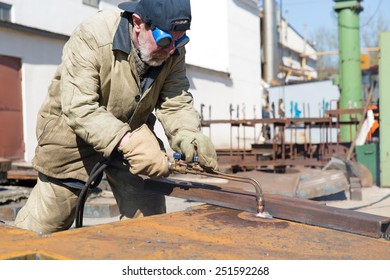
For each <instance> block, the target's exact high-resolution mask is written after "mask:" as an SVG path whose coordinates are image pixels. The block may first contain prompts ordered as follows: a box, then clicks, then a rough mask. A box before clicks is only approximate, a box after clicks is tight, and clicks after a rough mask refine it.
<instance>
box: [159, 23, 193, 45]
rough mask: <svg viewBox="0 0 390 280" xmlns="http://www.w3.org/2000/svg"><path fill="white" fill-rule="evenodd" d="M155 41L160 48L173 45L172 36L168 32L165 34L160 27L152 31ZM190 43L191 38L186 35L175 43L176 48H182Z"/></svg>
mask: <svg viewBox="0 0 390 280" xmlns="http://www.w3.org/2000/svg"><path fill="white" fill-rule="evenodd" d="M152 34H153V37H154V40H155V41H156V44H157V46H159V47H160V48H166V47H168V46H169V45H170V44H171V43H172V40H173V38H172V35H171V34H169V33H168V32H165V31H163V30H161V29H159V28H158V27H155V28H154V30H153V31H152ZM189 41H190V38H189V37H188V36H187V35H184V36H183V37H181V38H180V39H178V40H176V41H175V47H176V48H181V47H183V46H184V45H186V44H187V43H188V42H189Z"/></svg>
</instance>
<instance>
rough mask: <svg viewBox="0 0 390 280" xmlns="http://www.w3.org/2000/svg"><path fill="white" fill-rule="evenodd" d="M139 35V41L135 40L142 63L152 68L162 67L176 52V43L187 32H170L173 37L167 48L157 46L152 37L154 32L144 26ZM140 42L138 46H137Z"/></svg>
mask: <svg viewBox="0 0 390 280" xmlns="http://www.w3.org/2000/svg"><path fill="white" fill-rule="evenodd" d="M140 27H141V28H140V32H139V33H138V40H135V45H136V48H137V49H138V51H139V53H140V56H141V59H142V61H144V62H145V63H146V64H148V65H150V66H159V65H161V64H162V63H163V62H164V61H165V60H166V59H167V58H168V57H170V56H171V55H172V54H173V53H174V52H175V49H176V47H175V41H176V40H178V39H180V38H181V37H183V36H184V34H185V32H181V31H180V32H177V31H175V32H170V34H171V35H172V37H173V40H172V42H171V44H170V45H169V46H167V47H165V48H160V47H158V46H157V44H156V41H155V39H154V37H153V35H152V30H150V28H148V27H147V26H146V24H144V23H143V24H142V25H141V26H140ZM137 42H138V44H137Z"/></svg>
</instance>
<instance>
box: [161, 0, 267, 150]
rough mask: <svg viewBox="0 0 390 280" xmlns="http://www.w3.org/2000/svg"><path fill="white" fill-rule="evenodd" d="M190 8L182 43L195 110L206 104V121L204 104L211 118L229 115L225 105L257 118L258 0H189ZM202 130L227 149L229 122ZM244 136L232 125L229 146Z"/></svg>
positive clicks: (241, 115)
mask: <svg viewBox="0 0 390 280" xmlns="http://www.w3.org/2000/svg"><path fill="white" fill-rule="evenodd" d="M205 7H207V9H206V8H205ZM191 8H192V18H193V20H192V23H191V30H190V31H189V32H188V35H189V36H190V38H191V41H190V43H189V44H188V47H186V49H187V56H186V62H187V63H188V64H189V67H188V68H187V75H188V78H189V80H190V84H191V88H190V91H191V93H192V94H193V96H194V104H195V108H196V109H197V110H198V111H200V108H201V104H204V105H205V108H204V115H205V119H206V120H207V119H209V106H211V119H230V110H229V108H230V104H232V105H233V108H234V109H236V108H237V106H239V119H244V118H247V119H250V118H254V117H257V118H260V117H261V106H262V105H261V94H262V86H261V70H260V69H261V68H260V65H261V63H260V18H259V16H258V8H257V2H256V1H251V0H213V1H207V0H196V1H194V0H193V1H192V2H191ZM205 68H206V69H205ZM254 108H255V111H256V115H255V114H254ZM236 116H237V112H236V111H234V112H233V119H237V117H236ZM246 130H248V132H247V133H246V136H247V137H246V138H248V139H247V147H249V143H253V142H254V139H253V138H254V133H253V130H249V129H246ZM203 131H204V133H205V134H206V135H210V136H211V139H212V141H213V143H214V145H215V146H216V147H217V148H219V149H226V148H230V137H231V135H230V125H218V124H215V125H212V126H211V129H208V128H204V129H203ZM258 131H259V129H258ZM238 134H239V137H238ZM159 135H160V133H159ZM243 135H244V132H243V128H241V131H240V132H239V133H238V132H237V129H234V130H233V131H232V139H233V143H232V144H233V147H237V145H238V142H240V143H239V144H240V147H243V145H244V139H243ZM238 138H239V139H238ZM166 147H167V145H166Z"/></svg>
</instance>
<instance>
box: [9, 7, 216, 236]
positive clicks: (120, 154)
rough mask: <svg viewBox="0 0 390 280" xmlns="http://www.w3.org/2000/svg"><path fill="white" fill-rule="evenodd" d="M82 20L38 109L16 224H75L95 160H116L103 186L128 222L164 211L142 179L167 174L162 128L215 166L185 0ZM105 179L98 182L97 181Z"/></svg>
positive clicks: (45, 228) (179, 147) (179, 146)
mask: <svg viewBox="0 0 390 280" xmlns="http://www.w3.org/2000/svg"><path fill="white" fill-rule="evenodd" d="M119 8H120V11H118V10H115V11H101V12H98V13H97V14H96V15H94V16H92V17H90V18H88V19H86V20H85V21H84V22H82V23H81V24H80V25H79V26H78V27H77V28H76V29H75V30H74V32H73V33H72V35H71V36H70V39H69V40H68V42H67V43H66V44H65V46H64V49H63V56H62V61H61V64H60V65H59V67H58V68H57V70H56V73H55V75H54V78H53V79H52V82H51V85H50V86H49V89H48V95H47V97H46V99H45V101H44V103H43V105H42V107H41V109H40V111H39V113H38V120H37V128H36V134H37V140H38V145H37V147H36V153H35V156H34V158H33V161H32V164H33V167H34V168H35V169H36V170H37V171H38V180H37V184H36V186H35V187H34V188H33V190H32V192H31V195H30V196H29V198H28V200H27V202H26V204H25V206H24V207H23V208H22V209H21V210H20V211H19V213H18V215H17V217H16V220H15V225H16V226H18V227H20V228H25V229H29V230H33V231H36V232H41V233H52V232H56V231H61V230H66V229H69V228H70V227H71V226H72V223H73V221H74V218H75V212H76V210H75V208H76V204H77V200H78V196H79V195H80V192H81V191H82V189H83V188H84V187H85V183H86V181H87V180H88V178H89V176H90V175H91V172H92V170H93V167H94V166H95V165H96V163H98V162H101V161H104V160H105V159H108V158H110V159H111V160H110V164H109V165H108V166H107V168H106V169H105V175H106V178H107V181H108V183H109V185H110V187H111V189H112V192H113V194H114V196H115V199H116V201H117V204H118V207H119V210H120V214H121V217H122V218H126V217H127V218H135V217H143V216H148V215H155V214H161V213H165V211H166V206H165V198H164V196H162V195H159V194H150V193H146V192H144V190H143V180H144V179H145V178H148V177H163V176H167V175H168V173H169V167H168V157H167V155H166V152H165V149H164V147H163V144H162V141H161V140H160V139H158V138H157V136H156V135H155V133H154V131H153V127H154V124H155V121H156V118H157V119H158V120H159V121H160V122H161V125H162V127H163V129H164V132H165V135H166V137H167V139H168V142H169V145H170V146H171V148H172V149H173V150H174V151H176V152H178V153H181V154H183V155H184V156H185V158H186V160H187V161H191V160H192V158H193V157H194V155H196V156H198V158H199V161H200V164H201V165H202V166H204V167H205V168H211V169H213V170H217V168H218V166H217V157H216V152H215V148H214V146H213V144H212V142H211V141H210V139H209V138H208V137H207V136H205V135H204V134H202V132H201V126H200V116H199V113H198V112H197V111H196V110H195V109H194V107H193V97H192V95H191V94H190V92H189V86H190V85H189V81H188V79H187V77H186V68H185V52H186V51H185V47H184V45H185V44H187V43H188V42H189V36H188V35H187V34H186V32H187V31H188V30H189V29H190V25H191V7H190V1H189V0H141V1H139V2H133V1H132V2H123V3H121V4H119ZM97 181H99V180H97Z"/></svg>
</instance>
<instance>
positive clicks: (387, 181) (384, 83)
mask: <svg viewBox="0 0 390 280" xmlns="http://www.w3.org/2000/svg"><path fill="white" fill-rule="evenodd" d="M379 49H380V57H379V111H380V113H379V138H380V141H379V151H380V153H379V155H380V156H379V159H380V160H379V162H380V186H381V187H390V172H389V171H390V145H389V143H390V111H387V110H388V104H390V79H389V73H390V32H382V33H380V35H379Z"/></svg>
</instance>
